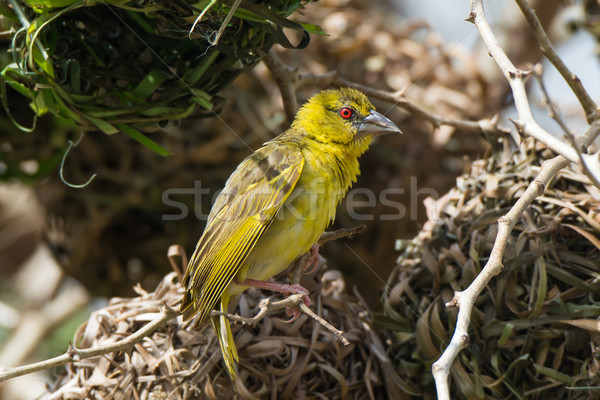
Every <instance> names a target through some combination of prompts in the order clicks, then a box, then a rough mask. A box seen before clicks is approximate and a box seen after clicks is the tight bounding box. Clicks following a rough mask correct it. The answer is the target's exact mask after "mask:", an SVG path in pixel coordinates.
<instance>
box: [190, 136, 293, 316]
mask: <svg viewBox="0 0 600 400" xmlns="http://www.w3.org/2000/svg"><path fill="white" fill-rule="evenodd" d="M303 166H304V157H303V156H302V154H301V152H300V151H299V150H297V149H296V148H293V147H292V148H290V147H289V146H286V147H283V146H278V145H275V144H271V145H268V146H265V147H263V148H262V149H259V150H258V151H256V152H255V153H254V154H252V155H251V156H250V157H248V158H246V159H245V160H244V161H243V162H242V163H241V164H240V165H239V166H238V168H237V169H236V170H235V172H234V173H233V174H232V175H231V177H230V178H229V179H228V181H227V183H226V184H225V188H224V189H223V191H222V192H221V194H220V195H219V196H218V198H217V200H216V201H215V204H214V205H213V208H212V210H211V212H210V215H209V218H208V221H207V227H206V229H205V230H204V233H203V234H202V237H201V238H200V240H199V241H198V245H197V246H196V251H195V252H194V254H193V255H192V258H191V260H190V263H189V265H188V268H187V271H186V274H185V277H184V279H183V282H184V285H187V289H188V290H187V291H186V294H185V295H184V298H183V301H182V304H181V311H182V313H183V314H184V318H185V319H187V318H189V317H191V316H192V315H194V314H195V313H196V312H200V313H201V314H200V322H204V321H206V320H207V319H208V317H209V315H210V312H211V310H212V309H213V308H214V306H215V304H216V303H217V301H218V300H219V298H220V297H221V295H222V294H223V291H224V290H225V289H226V288H227V286H228V285H229V283H230V282H231V281H232V280H233V278H234V277H235V275H236V274H237V273H238V271H239V269H240V267H241V266H242V264H243V263H244V260H245V259H246V257H247V256H248V254H249V253H250V252H251V251H252V248H253V247H254V245H255V244H256V242H257V241H258V239H259V238H260V237H261V236H262V234H263V233H264V232H265V231H266V230H267V228H268V227H269V225H270V224H271V222H272V221H273V219H274V217H275V215H276V214H277V212H278V211H279V209H280V208H281V206H282V204H283V203H284V202H285V200H286V199H287V198H288V196H289V195H290V193H291V192H292V191H293V190H294V187H295V186H296V182H297V181H298V177H299V176H300V174H301V172H302V168H303Z"/></svg>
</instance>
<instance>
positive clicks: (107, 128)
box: [85, 115, 119, 135]
mask: <svg viewBox="0 0 600 400" xmlns="http://www.w3.org/2000/svg"><path fill="white" fill-rule="evenodd" d="M85 118H87V119H88V120H89V121H90V122H92V123H93V124H94V125H96V126H97V127H98V129H100V130H101V131H102V132H104V133H106V134H107V135H112V134H113V133H117V132H119V129H117V128H115V127H114V126H112V125H111V124H109V123H108V122H106V121H104V120H102V119H99V118H94V117H92V116H89V115H86V116H85Z"/></svg>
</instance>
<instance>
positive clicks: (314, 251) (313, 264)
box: [302, 243, 323, 274]
mask: <svg viewBox="0 0 600 400" xmlns="http://www.w3.org/2000/svg"><path fill="white" fill-rule="evenodd" d="M320 247H321V246H319V244H318V243H315V244H313V245H312V246H311V248H310V250H309V251H308V253H309V255H308V258H307V260H306V261H305V263H304V265H302V272H304V273H305V274H312V273H313V272H315V270H316V269H317V268H318V267H319V265H320V264H321V261H322V259H323V257H321V255H320V254H319V248H320Z"/></svg>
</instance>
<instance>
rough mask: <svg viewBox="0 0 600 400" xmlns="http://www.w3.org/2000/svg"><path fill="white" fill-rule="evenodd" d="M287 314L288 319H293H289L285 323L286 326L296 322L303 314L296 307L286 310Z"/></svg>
mask: <svg viewBox="0 0 600 400" xmlns="http://www.w3.org/2000/svg"><path fill="white" fill-rule="evenodd" d="M285 314H286V315H287V316H288V317H291V318H290V319H288V320H287V321H283V322H284V323H285V324H291V323H292V322H294V321H295V320H297V319H298V317H300V315H301V314H302V313H301V312H300V310H298V309H297V308H294V307H286V308H285Z"/></svg>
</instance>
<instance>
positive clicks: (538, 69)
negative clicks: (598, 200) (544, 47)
mask: <svg viewBox="0 0 600 400" xmlns="http://www.w3.org/2000/svg"><path fill="white" fill-rule="evenodd" d="M533 74H534V77H535V78H536V80H537V81H538V84H539V85H540V89H541V90H542V96H543V98H544V103H545V105H546V107H547V108H548V112H549V113H550V117H551V118H552V119H553V120H554V121H556V123H557V124H558V125H559V126H560V127H561V128H562V130H563V131H564V133H565V138H566V139H567V140H568V141H569V143H570V144H571V147H573V148H574V149H575V151H576V152H577V155H578V156H579V165H580V166H581V168H582V169H583V171H584V172H585V175H586V176H587V177H588V178H589V179H590V181H592V183H593V184H594V185H595V186H596V187H597V188H600V182H599V181H598V178H597V177H596V175H595V174H594V173H593V172H592V171H591V169H590V167H589V166H588V165H587V163H586V162H585V159H584V157H583V153H582V152H581V149H580V147H579V146H577V142H576V137H575V134H573V132H571V130H570V129H569V127H568V126H567V124H566V122H565V121H564V120H563V119H562V117H561V116H560V113H559V111H558V110H557V108H556V107H555V106H554V103H553V102H552V100H550V96H549V95H548V91H547V90H546V85H545V84H544V80H543V79H542V74H543V69H542V65H541V64H536V65H535V66H534V67H533Z"/></svg>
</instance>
